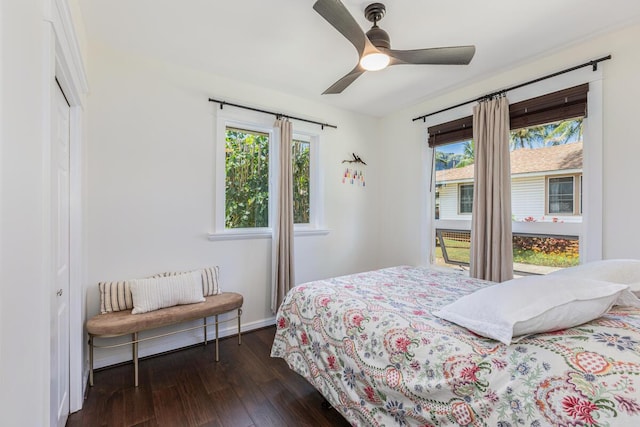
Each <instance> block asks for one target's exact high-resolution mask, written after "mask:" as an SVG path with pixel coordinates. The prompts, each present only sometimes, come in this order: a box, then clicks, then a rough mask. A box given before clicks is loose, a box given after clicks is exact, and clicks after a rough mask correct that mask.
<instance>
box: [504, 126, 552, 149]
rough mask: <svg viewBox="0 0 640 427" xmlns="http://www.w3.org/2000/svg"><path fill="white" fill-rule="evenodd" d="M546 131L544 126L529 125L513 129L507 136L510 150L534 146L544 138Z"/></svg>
mask: <svg viewBox="0 0 640 427" xmlns="http://www.w3.org/2000/svg"><path fill="white" fill-rule="evenodd" d="M547 133H548V132H547V129H546V126H531V127H526V128H521V129H516V130H513V131H511V134H510V137H509V143H510V145H511V150H517V149H519V148H534V146H535V145H536V144H538V143H542V142H544V141H545V140H546V138H547Z"/></svg>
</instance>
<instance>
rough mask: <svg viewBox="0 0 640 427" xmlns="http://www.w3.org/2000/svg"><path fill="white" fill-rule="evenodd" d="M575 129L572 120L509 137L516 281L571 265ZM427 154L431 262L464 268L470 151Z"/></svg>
mask: <svg viewBox="0 0 640 427" xmlns="http://www.w3.org/2000/svg"><path fill="white" fill-rule="evenodd" d="M582 123H583V118H576V119H569V120H563V121H559V122H553V123H546V124H542V125H536V126H529V127H526V128H520V129H513V130H512V131H511V138H510V160H511V209H512V221H513V222H512V229H513V250H514V271H516V272H517V273H526V274H539V273H546V272H549V271H552V270H554V269H557V268H562V267H569V266H572V265H575V264H577V263H578V262H579V250H580V244H579V241H578V237H577V236H578V235H579V234H580V224H581V223H582V211H581V206H580V204H581V201H582V192H581V183H582V173H581V172H582V151H583V142H582ZM434 148H435V150H434V156H435V158H434V166H435V197H434V198H435V206H436V208H437V209H436V210H435V212H434V214H435V221H434V224H435V262H436V264H439V265H449V266H460V265H463V266H464V265H469V260H470V256H469V254H470V231H469V230H470V228H471V221H470V214H472V207H473V187H474V185H473V183H471V182H470V181H471V180H472V179H473V175H474V173H473V172H474V170H473V168H474V159H475V149H474V144H473V141H472V140H467V141H461V142H457V143H448V144H439V145H436V146H435V147H434ZM578 179H580V181H578Z"/></svg>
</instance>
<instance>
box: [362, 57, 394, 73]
mask: <svg viewBox="0 0 640 427" xmlns="http://www.w3.org/2000/svg"><path fill="white" fill-rule="evenodd" d="M389 61H390V58H389V56H388V55H386V54H384V53H370V54H368V55H365V56H363V57H362V59H361V60H360V65H361V66H362V68H364V69H365V70H367V71H378V70H382V69H383V68H386V67H387V65H389Z"/></svg>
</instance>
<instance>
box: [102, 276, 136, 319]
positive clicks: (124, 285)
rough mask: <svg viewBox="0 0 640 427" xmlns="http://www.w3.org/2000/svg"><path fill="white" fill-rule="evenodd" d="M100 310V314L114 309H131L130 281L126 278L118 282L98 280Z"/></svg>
mask: <svg viewBox="0 0 640 427" xmlns="http://www.w3.org/2000/svg"><path fill="white" fill-rule="evenodd" d="M98 289H99V290H100V312H101V313H102V314H105V313H111V312H114V311H122V310H131V309H132V308H133V297H132V296H131V283H130V282H129V281H127V280H123V281H120V282H100V283H98Z"/></svg>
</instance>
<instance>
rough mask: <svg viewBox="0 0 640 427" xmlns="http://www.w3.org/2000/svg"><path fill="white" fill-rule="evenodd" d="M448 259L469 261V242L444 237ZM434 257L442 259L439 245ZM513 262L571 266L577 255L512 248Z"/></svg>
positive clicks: (578, 260)
mask: <svg viewBox="0 0 640 427" xmlns="http://www.w3.org/2000/svg"><path fill="white" fill-rule="evenodd" d="M444 241H445V245H446V246H447V255H448V256H449V260H450V261H459V262H465V263H468V262H469V258H470V243H469V242H459V241H455V240H451V239H444ZM436 258H441V259H444V257H443V256H442V249H441V248H440V245H436ZM513 262H516V263H522V264H531V265H540V266H545V267H572V266H574V265H578V264H579V262H580V259H579V257H578V256H577V254H575V253H560V254H557V253H543V252H535V251H532V250H523V249H518V248H514V249H513Z"/></svg>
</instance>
